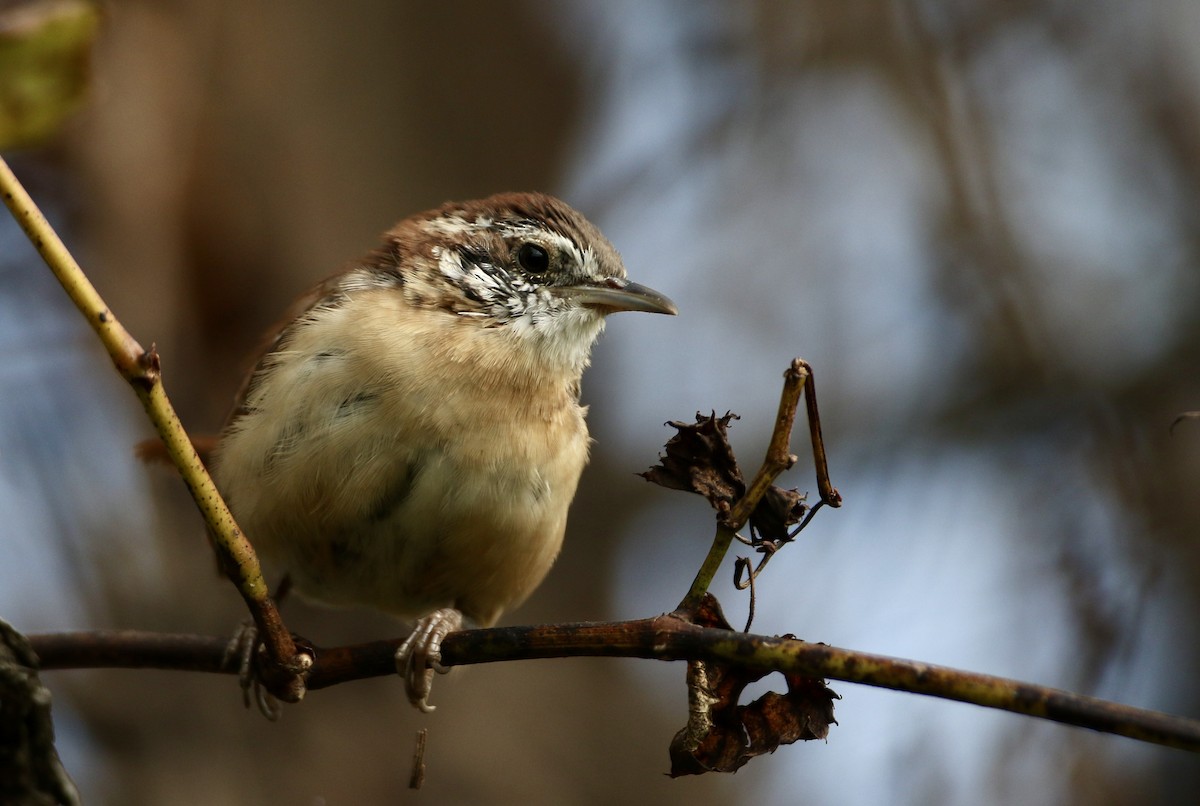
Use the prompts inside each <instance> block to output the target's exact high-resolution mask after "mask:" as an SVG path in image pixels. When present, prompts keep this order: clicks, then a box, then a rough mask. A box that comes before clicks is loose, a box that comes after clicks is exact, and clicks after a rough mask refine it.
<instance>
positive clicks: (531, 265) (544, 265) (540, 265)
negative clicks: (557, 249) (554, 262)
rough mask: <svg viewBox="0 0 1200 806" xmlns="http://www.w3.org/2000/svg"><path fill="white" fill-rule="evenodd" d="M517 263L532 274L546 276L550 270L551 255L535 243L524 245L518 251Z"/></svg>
mask: <svg viewBox="0 0 1200 806" xmlns="http://www.w3.org/2000/svg"><path fill="white" fill-rule="evenodd" d="M517 262H518V263H520V264H521V268H522V269H524V270H525V271H527V272H529V273H530V274H545V273H546V272H547V271H549V270H550V253H549V252H547V251H546V250H545V249H543V248H542V247H540V246H538V245H537V244H535V243H523V244H521V248H520V249H518V250H517Z"/></svg>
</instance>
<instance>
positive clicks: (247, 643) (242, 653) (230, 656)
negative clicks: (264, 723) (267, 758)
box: [222, 621, 279, 722]
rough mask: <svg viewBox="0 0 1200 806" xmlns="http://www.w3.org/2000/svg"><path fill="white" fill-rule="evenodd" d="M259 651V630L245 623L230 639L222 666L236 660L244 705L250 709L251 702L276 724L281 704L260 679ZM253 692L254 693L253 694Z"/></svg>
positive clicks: (250, 622) (248, 622) (252, 624)
mask: <svg viewBox="0 0 1200 806" xmlns="http://www.w3.org/2000/svg"><path fill="white" fill-rule="evenodd" d="M257 651H258V628H257V627H256V626H254V622H252V621H246V622H243V623H242V624H241V625H240V626H239V627H238V629H237V631H236V632H235V633H234V634H233V637H232V638H230V639H229V644H228V645H226V647H225V657H224V659H223V661H222V665H223V666H224V665H226V664H229V663H232V662H233V661H234V660H235V659H236V660H237V664H238V685H240V686H241V688H242V704H243V705H245V706H246V707H247V708H249V707H250V703H251V700H252V699H253V702H254V704H255V705H256V706H258V712H259V713H260V714H262V715H263V716H264V717H266V718H267V720H269V721H271V722H274V721H275V720H277V719H279V702H278V700H276V699H275V698H274V697H273V696H271V694H270V692H268V691H267V689H266V687H265V686H263V684H262V682H261V681H260V680H259V679H258V674H257V668H256V665H255V662H254V656H255V653H256V652H257ZM252 692H253V693H252Z"/></svg>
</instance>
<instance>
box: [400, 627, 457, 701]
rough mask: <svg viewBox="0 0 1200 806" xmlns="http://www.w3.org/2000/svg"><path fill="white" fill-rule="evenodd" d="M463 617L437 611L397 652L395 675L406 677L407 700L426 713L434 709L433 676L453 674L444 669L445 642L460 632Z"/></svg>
mask: <svg viewBox="0 0 1200 806" xmlns="http://www.w3.org/2000/svg"><path fill="white" fill-rule="evenodd" d="M462 625H463V615H462V613H460V612H459V611H458V610H455V609H454V608H452V607H443V608H440V609H438V610H434V611H433V612H432V613H430V614H429V615H427V616H423V617H421V618H420V619H419V620H418V621H417V624H416V626H415V627H414V628H413V631H412V632H411V633H410V634H409V636H408V638H405V639H404V643H403V644H401V645H400V648H399V649H397V650H396V672H397V673H398V674H399V675H400V676H401V677H403V678H404V692H405V693H406V694H407V695H408V701H409V702H410V703H412V704H413V706H414V707H416V708H419V709H420V710H421V711H422V712H424V713H429V712H431V711H433V710H434V706H432V705H430V704H429V693H430V691H432V690H433V674H434V672H437V673H438V674H445V673H446V672H448V671H450V670H449V669H448V668H446V667H445V666H442V664H441V660H442V639H443V638H445V637H446V636H447V635H449V634H450V633H452V632H455V631H457V630H461V629H462Z"/></svg>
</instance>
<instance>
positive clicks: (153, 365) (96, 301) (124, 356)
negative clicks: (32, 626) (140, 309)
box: [0, 158, 307, 700]
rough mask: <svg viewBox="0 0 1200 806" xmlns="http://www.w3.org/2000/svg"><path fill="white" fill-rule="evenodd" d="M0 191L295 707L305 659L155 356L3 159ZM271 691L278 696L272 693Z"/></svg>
mask: <svg viewBox="0 0 1200 806" xmlns="http://www.w3.org/2000/svg"><path fill="white" fill-rule="evenodd" d="M0 191H2V192H3V196H4V203H5V204H6V205H7V206H8V209H9V210H10V211H11V212H12V214H13V217H14V218H16V220H17V223H19V224H20V225H21V229H23V230H24V231H25V234H26V235H28V236H29V240H30V241H31V242H32V243H33V245H34V247H36V249H37V251H38V253H39V254H40V255H41V256H42V259H43V260H45V261H46V265H47V266H49V267H50V270H51V271H52V272H53V273H54V276H55V277H56V278H57V279H58V281H59V283H61V284H62V287H63V289H64V290H65V291H66V292H67V296H69V297H70V298H71V301H72V302H74V303H75V307H76V308H78V309H79V311H80V312H81V313H82V314H83V315H84V318H86V319H87V321H88V324H89V325H91V327H92V329H93V330H95V331H96V335H97V336H99V337H100V341H101V342H102V343H103V344H104V348H105V349H106V350H107V351H108V354H109V356H110V357H111V358H112V361H113V364H115V365H116V368H117V371H118V372H120V373H121V376H122V377H123V378H125V380H126V381H128V382H129V384H130V385H131V386H132V387H133V389H134V391H135V392H136V393H137V396H138V399H139V400H141V402H142V406H143V408H145V410H146V414H147V415H148V416H149V418H150V421H151V422H152V423H153V425H154V428H155V430H156V431H158V434H159V436H160V437H161V438H162V441H163V443H164V444H165V445H166V447H167V453H168V454H169V455H170V457H171V461H172V462H174V463H175V466H176V467H177V468H179V473H180V475H181V476H182V477H183V481H184V483H185V484H186V485H187V488H188V490H189V491H190V492H191V494H192V498H193V499H194V500H195V501H196V506H197V507H199V508H200V512H201V514H202V515H203V516H204V520H205V522H206V523H207V524H208V528H209V532H210V534H211V535H213V543H214V545H215V546H216V550H217V553H218V555H219V557H220V559H221V564H222V567H224V568H225V569H226V570H227V573H228V574H229V576H230V579H231V580H232V581H233V583H234V585H235V586H236V587H237V589H238V592H239V593H240V594H241V596H242V598H243V599H244V600H245V602H246V606H247V607H248V608H249V609H250V614H251V615H252V616H253V618H254V622H255V624H256V625H257V626H258V630H259V634H260V635H261V636H262V637H263V639H264V642H265V643H266V645H267V648H268V652H269V653H270V656H271V659H272V660H273V661H274V662H275V664H276V665H278V666H279V667H280V668H281V669H283V670H285V671H286V672H287V673H288V674H287V675H285V679H284V680H283V681H281V682H280V685H278V686H274V687H273V691H272V693H274V694H276V696H279V697H280V698H281V699H289V700H291V699H298V698H299V697H300V696H302V695H303V681H302V679H301V678H300V677H299V676H298V674H297V672H298V671H300V670H301V669H302V668H303V667H304V666H305V665H306V664H307V659H306V658H305V657H304V656H303V655H298V654H297V652H296V646H295V644H294V643H293V641H292V638H291V635H290V634H289V633H288V631H287V629H286V628H285V627H284V625H283V620H282V619H281V618H280V616H279V611H278V610H277V609H276V608H275V605H274V603H273V602H272V600H271V597H270V590H269V588H268V587H267V583H266V581H265V580H264V579H263V575H262V570H261V568H260V567H259V563H258V558H257V556H256V555H255V553H254V549H253V548H252V547H251V546H250V543H249V541H247V540H246V538H245V536H244V535H243V534H242V533H241V530H240V529H238V526H237V523H236V522H235V521H234V519H233V515H232V514H231V513H230V511H229V508H228V507H227V506H226V505H225V502H224V500H222V498H221V494H220V493H219V492H218V491H217V488H216V485H215V484H213V481H212V478H211V477H210V476H209V475H208V471H207V470H205V468H204V463H203V462H202V461H201V459H200V457H199V456H198V455H197V453H196V451H195V449H194V448H193V447H192V442H191V440H190V439H189V438H188V435H187V432H186V431H185V430H184V428H183V425H182V424H181V423H180V422H179V417H178V415H177V414H176V413H175V409H174V408H173V407H172V406H171V401H170V400H169V399H168V398H167V393H166V391H165V390H164V389H163V385H162V375H161V371H160V367H159V357H158V352H157V351H156V350H155V349H154V347H153V346H151V348H150V350H149V351H146V350H145V349H143V348H142V346H141V345H140V344H138V342H137V340H136V339H134V338H133V336H132V335H130V333H129V331H127V330H126V329H125V327H124V326H123V325H122V324H121V323H120V321H119V320H118V319H117V317H116V316H115V315H114V314H113V313H112V311H110V310H109V308H108V306H107V305H106V304H105V302H104V300H103V299H102V298H101V297H100V294H99V292H97V291H96V288H95V287H94V286H93V285H92V284H91V282H90V281H89V280H88V278H87V275H85V274H84V272H83V269H81V268H80V267H79V264H78V263H77V262H76V261H75V259H74V258H73V257H72V256H71V253H70V252H69V251H68V250H67V247H66V246H65V245H64V244H63V242H62V240H61V239H60V238H59V237H58V235H57V234H56V233H55V232H54V229H53V228H52V227H51V226H50V224H49V222H48V221H46V218H45V216H43V215H42V212H41V210H39V209H38V207H37V205H36V204H34V202H33V199H31V198H30V196H29V194H28V193H27V192H26V191H25V188H24V187H22V185H21V183H20V182H19V181H18V180H17V177H16V175H15V174H13V172H12V169H11V168H9V166H8V163H7V162H5V161H4V159H3V158H0ZM276 688H277V689H278V690H274V689H276Z"/></svg>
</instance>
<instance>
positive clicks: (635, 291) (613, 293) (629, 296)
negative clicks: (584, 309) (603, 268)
mask: <svg viewBox="0 0 1200 806" xmlns="http://www.w3.org/2000/svg"><path fill="white" fill-rule="evenodd" d="M559 291H560V293H561V294H562V295H563V296H565V297H569V298H571V299H573V300H575V301H576V302H579V303H580V304H582V305H590V306H591V307H593V308H600V309H602V310H603V311H604V313H605V314H610V313H616V312H617V311H645V312H646V313H665V314H667V315H669V316H674V315H675V314H677V313H679V309H678V308H676V307H675V303H674V302H671V300H669V299H667V298H666V297H665V296H663V295H662V294H660V293H658V292H657V291H655V290H654V289H653V288H647V287H646V286H644V285H639V284H638V283H631V282H629V281H628V280H622V279H620V278H617V277H607V278H605V279H604V280H601V281H600V282H599V283H597V284H595V285H573V286H568V287H567V288H561V289H559Z"/></svg>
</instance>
